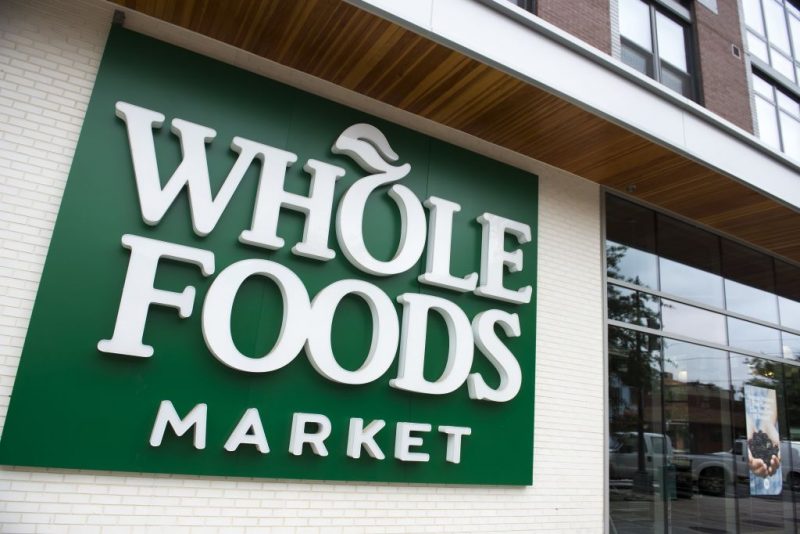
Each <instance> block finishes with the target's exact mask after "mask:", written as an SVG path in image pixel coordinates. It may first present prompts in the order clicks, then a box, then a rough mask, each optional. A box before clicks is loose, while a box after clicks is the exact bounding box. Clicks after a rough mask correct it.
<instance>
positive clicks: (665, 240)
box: [657, 214, 724, 308]
mask: <svg viewBox="0 0 800 534" xmlns="http://www.w3.org/2000/svg"><path fill="white" fill-rule="evenodd" d="M657 221H658V222H657V228H658V243H657V250H658V255H659V256H661V258H660V260H659V268H660V277H661V290H662V291H664V292H665V293H672V294H675V295H679V296H681V297H685V298H688V299H692V300H696V301H698V302H702V303H703V304H710V305H712V306H717V307H720V308H722V307H723V303H724V299H723V284H722V277H721V276H720V274H721V257H720V245H719V238H718V237H717V236H715V235H713V234H711V233H709V232H706V231H704V230H700V229H699V228H696V227H694V226H691V225H689V224H686V223H684V222H681V221H678V220H675V219H673V218H671V217H666V216H664V215H661V214H658V216H657Z"/></svg>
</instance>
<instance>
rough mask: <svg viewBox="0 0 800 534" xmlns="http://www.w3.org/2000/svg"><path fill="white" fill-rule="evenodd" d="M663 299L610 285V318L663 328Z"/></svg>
mask: <svg viewBox="0 0 800 534" xmlns="http://www.w3.org/2000/svg"><path fill="white" fill-rule="evenodd" d="M660 307H661V299H659V298H658V297H656V296H655V295H650V294H648V293H643V292H641V291H634V290H632V289H627V288H624V287H620V286H617V285H614V284H608V318H609V319H614V320H616V321H622V322H625V323H630V324H636V325H640V326H647V327H649V328H655V329H660V328H661V310H660Z"/></svg>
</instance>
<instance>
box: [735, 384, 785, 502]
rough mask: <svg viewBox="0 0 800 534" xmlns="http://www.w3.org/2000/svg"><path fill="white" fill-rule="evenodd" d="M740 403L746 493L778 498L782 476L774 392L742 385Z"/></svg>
mask: <svg viewBox="0 0 800 534" xmlns="http://www.w3.org/2000/svg"><path fill="white" fill-rule="evenodd" d="M744 402H745V414H746V419H747V458H748V467H749V469H750V494H751V495H780V494H781V492H782V490H783V476H782V471H781V453H780V443H781V440H780V432H779V430H778V402H777V396H776V395H775V390H773V389H767V388H761V387H757V386H745V387H744Z"/></svg>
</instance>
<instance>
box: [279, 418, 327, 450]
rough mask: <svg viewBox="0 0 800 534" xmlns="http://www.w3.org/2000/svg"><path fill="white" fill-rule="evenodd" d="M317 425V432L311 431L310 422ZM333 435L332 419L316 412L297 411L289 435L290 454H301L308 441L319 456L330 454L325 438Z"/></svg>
mask: <svg viewBox="0 0 800 534" xmlns="http://www.w3.org/2000/svg"><path fill="white" fill-rule="evenodd" d="M309 423H310V424H313V425H317V431H316V432H309V431H308V430H307V429H306V427H307V425H308V424H309ZM330 435H331V420H330V419H328V418H327V417H325V416H324V415H320V414H316V413H296V414H294V416H293V417H292V433H291V436H290V437H289V454H293V455H295V456H300V455H301V454H303V445H304V444H306V443H308V444H309V445H310V446H311V450H312V451H314V454H316V455H317V456H328V449H327V448H326V447H325V440H326V439H327V438H328V436H330Z"/></svg>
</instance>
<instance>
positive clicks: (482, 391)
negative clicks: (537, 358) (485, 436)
mask: <svg viewBox="0 0 800 534" xmlns="http://www.w3.org/2000/svg"><path fill="white" fill-rule="evenodd" d="M495 324H499V325H500V326H501V327H503V331H504V332H505V333H506V335H507V336H508V337H519V336H520V334H521V333H522V331H521V330H520V327H519V315H517V314H516V313H506V312H504V311H500V310H487V311H485V312H481V313H479V314H478V315H476V316H475V318H474V319H473V320H472V331H473V333H474V334H475V344H476V345H477V346H478V349H479V350H480V351H481V352H482V353H483V355H484V356H486V358H487V359H488V360H489V361H490V362H491V363H492V365H494V367H495V369H497V372H498V374H499V375H500V385H499V386H498V387H497V389H492V388H490V387H489V386H488V385H486V382H485V381H484V380H483V377H482V376H481V375H479V374H478V373H473V374H471V375H469V378H468V379H467V387H468V388H469V396H470V398H472V399H476V400H489V401H494V402H506V401H510V400H511V399H513V398H514V397H515V396H516V395H517V393H519V388H520V386H521V384H522V371H521V370H520V368H519V362H518V361H517V359H516V358H515V357H514V354H512V353H511V351H510V350H508V347H506V346H505V345H504V344H503V342H502V341H500V339H499V338H498V337H497V334H495V331H494V325H495Z"/></svg>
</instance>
